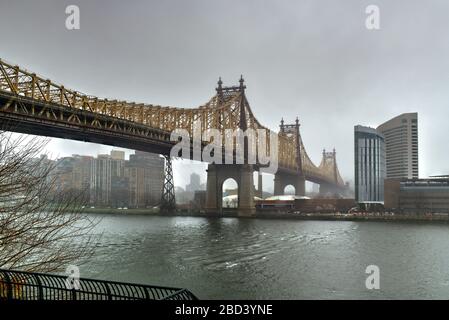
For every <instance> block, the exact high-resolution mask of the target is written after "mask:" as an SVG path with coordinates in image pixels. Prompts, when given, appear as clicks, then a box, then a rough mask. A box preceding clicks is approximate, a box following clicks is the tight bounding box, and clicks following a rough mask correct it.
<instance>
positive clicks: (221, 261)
mask: <svg viewBox="0 0 449 320" xmlns="http://www.w3.org/2000/svg"><path fill="white" fill-rule="evenodd" d="M101 219H102V221H101V223H100V224H99V225H98V227H97V229H96V232H98V233H99V234H100V233H102V237H101V239H100V242H99V243H98V246H97V249H96V254H95V256H94V257H93V258H92V259H91V260H90V261H89V262H88V263H87V264H85V265H83V266H81V275H82V276H84V277H93V278H100V279H109V280H118V281H128V282H138V283H147V284H153V285H162V286H174V287H185V288H188V289H190V290H191V291H192V292H193V293H195V294H196V295H197V296H198V297H199V298H201V299H356V298H361V299H379V298H387V299H389V298H394V299H409V298H424V299H432V298H444V299H447V298H449V226H448V225H436V224H412V223H382V222H333V221H297V220H296V221H295V220H289V221H287V220H262V219H261V220H258V219H236V218H197V217H156V216H138V215H136V216H131V215H130V216H117V215H102V216H101ZM371 264H375V265H377V266H379V268H380V290H367V289H366V288H365V279H366V277H367V276H368V275H367V274H365V268H366V266H368V265H371Z"/></svg>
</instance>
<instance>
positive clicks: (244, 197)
mask: <svg viewBox="0 0 449 320" xmlns="http://www.w3.org/2000/svg"><path fill="white" fill-rule="evenodd" d="M253 172H254V168H253V165H251V164H229V165H228V164H220V165H217V164H209V165H208V166H207V190H206V208H205V209H206V212H208V213H220V212H222V208H223V183H224V182H225V181H226V179H228V178H232V179H234V180H235V181H236V182H237V185H238V215H239V216H251V215H254V214H255V213H256V207H255V203H254V179H253Z"/></svg>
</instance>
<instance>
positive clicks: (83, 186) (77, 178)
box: [72, 154, 94, 191]
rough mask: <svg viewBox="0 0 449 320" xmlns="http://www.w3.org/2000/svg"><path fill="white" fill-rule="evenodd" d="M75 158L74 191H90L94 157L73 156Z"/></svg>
mask: <svg viewBox="0 0 449 320" xmlns="http://www.w3.org/2000/svg"><path fill="white" fill-rule="evenodd" d="M72 158H73V172H72V179H73V189H75V190H78V191H89V189H90V182H91V171H92V161H94V158H93V157H90V156H80V155H77V154H74V155H72Z"/></svg>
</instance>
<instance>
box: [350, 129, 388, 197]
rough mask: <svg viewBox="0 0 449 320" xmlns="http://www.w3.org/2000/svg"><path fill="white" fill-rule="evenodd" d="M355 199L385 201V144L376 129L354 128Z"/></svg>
mask: <svg viewBox="0 0 449 320" xmlns="http://www.w3.org/2000/svg"><path fill="white" fill-rule="evenodd" d="M354 155H355V159H354V160H355V161H354V164H355V198H356V201H357V202H363V201H384V179H385V142H384V137H383V136H382V134H380V133H378V132H377V131H376V129H374V128H369V127H363V126H355V127H354Z"/></svg>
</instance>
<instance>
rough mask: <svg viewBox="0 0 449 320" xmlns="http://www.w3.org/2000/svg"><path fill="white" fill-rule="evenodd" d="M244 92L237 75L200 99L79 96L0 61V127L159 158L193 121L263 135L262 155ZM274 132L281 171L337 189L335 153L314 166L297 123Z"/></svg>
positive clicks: (339, 180) (256, 125) (340, 184)
mask: <svg viewBox="0 0 449 320" xmlns="http://www.w3.org/2000/svg"><path fill="white" fill-rule="evenodd" d="M245 89H246V86H245V85H244V81H243V78H241V79H240V84H239V85H237V86H231V87H224V86H223V85H222V81H221V79H220V80H219V81H218V87H217V88H216V94H215V95H214V96H213V97H212V98H211V99H210V100H209V101H208V102H206V103H205V104H203V105H201V106H199V107H197V108H178V107H164V106H159V105H152V104H144V103H134V102H127V101H120V100H110V99H101V98H98V97H95V96H91V95H87V94H83V93H81V92H79V91H75V90H71V89H68V88H65V87H64V86H63V85H59V84H56V83H55V82H53V81H51V80H49V79H45V78H44V77H41V76H39V75H36V74H35V73H32V72H30V71H27V70H25V69H23V68H20V67H18V66H15V65H12V64H9V63H6V62H5V61H2V60H0V126H1V128H2V129H4V130H8V131H14V132H20V133H26V134H33V135H41V136H50V137H57V138H64V139H72V140H80V141H87V142H93V143H100V144H106V145H112V146H119V147H124V148H129V149H135V150H141V151H147V152H152V153H159V154H162V155H165V156H166V159H167V158H168V159H169V154H170V150H171V148H172V147H173V145H174V144H175V143H176V142H174V141H171V140H170V135H171V132H172V131H173V130H175V129H185V130H187V131H188V132H189V133H190V135H191V136H192V135H193V130H194V125H195V124H196V123H200V124H201V129H202V130H207V129H218V130H220V132H222V138H223V141H225V140H226V139H228V138H229V137H227V136H226V129H232V130H235V129H238V128H240V129H243V130H246V129H248V128H251V129H254V130H256V132H257V129H261V130H264V131H265V132H266V135H265V136H266V139H267V141H266V144H265V145H266V148H267V150H264V151H266V153H267V154H269V152H270V150H269V146H270V144H269V141H268V139H269V138H270V133H272V131H271V130H270V129H268V128H266V127H265V126H263V125H262V124H261V123H260V122H259V121H258V120H257V119H256V117H255V115H254V113H253V111H252V110H251V108H250V105H249V102H248V100H247V97H246V92H245ZM276 134H277V135H278V164H279V166H278V167H279V170H278V172H279V174H280V175H282V174H284V175H285V174H290V175H295V174H296V175H299V176H301V177H303V178H304V179H305V180H308V181H311V182H315V183H318V184H320V185H328V186H333V187H336V188H343V187H344V181H343V179H342V178H341V176H340V173H339V171H338V167H337V163H336V153H335V150H334V151H333V152H323V158H322V160H321V162H320V164H319V165H315V164H314V163H313V162H312V161H311V159H310V157H309V156H308V154H307V151H306V149H305V147H304V143H303V140H302V138H301V135H300V132H299V122H298V120H297V121H296V123H295V124H293V125H287V124H284V122H283V121H281V125H280V131H279V132H278V133H276ZM170 169H171V166H170ZM168 174H169V175H170V174H171V172H169V173H168ZM170 188H171V187H170ZM167 192H168V193H170V192H171V190H167Z"/></svg>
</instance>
